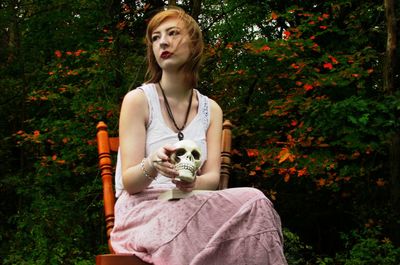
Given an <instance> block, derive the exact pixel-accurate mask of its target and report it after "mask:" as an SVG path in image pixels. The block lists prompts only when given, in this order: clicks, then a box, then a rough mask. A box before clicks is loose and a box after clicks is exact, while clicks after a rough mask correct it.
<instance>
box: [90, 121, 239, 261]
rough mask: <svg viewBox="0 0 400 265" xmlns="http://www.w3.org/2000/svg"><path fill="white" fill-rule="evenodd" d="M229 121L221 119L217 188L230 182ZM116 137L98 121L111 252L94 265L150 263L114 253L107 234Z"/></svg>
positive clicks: (110, 222)
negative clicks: (219, 168)
mask: <svg viewBox="0 0 400 265" xmlns="http://www.w3.org/2000/svg"><path fill="white" fill-rule="evenodd" d="M231 129H232V124H231V123H230V121H229V120H226V121H224V123H223V129H222V146H221V177H220V182H219V187H218V188H219V189H226V188H227V187H228V181H229V171H230V167H231V165H230V164H231V142H232V133H231ZM118 147H119V138H118V137H109V135H108V131H107V125H106V124H105V123H104V122H102V121H100V122H99V123H98V124H97V149H98V155H99V166H100V172H101V178H102V182H103V201H104V216H105V221H106V231H107V240H108V248H109V251H110V253H111V254H101V255H97V256H96V265H146V264H147V265H149V263H146V262H144V261H142V260H141V259H139V258H138V257H136V256H135V255H129V254H128V255H127V254H115V253H114V251H113V249H112V247H111V244H110V233H111V230H112V229H113V227H114V204H115V193H114V188H113V178H114V167H113V163H112V159H111V154H112V153H116V152H118Z"/></svg>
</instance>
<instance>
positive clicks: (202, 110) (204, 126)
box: [115, 83, 210, 197]
mask: <svg viewBox="0 0 400 265" xmlns="http://www.w3.org/2000/svg"><path fill="white" fill-rule="evenodd" d="M137 89H141V90H143V92H144V93H145V95H146V98H147V102H148V106H149V122H148V125H147V128H146V132H147V138H146V152H145V156H146V157H147V156H149V155H150V154H152V153H153V152H154V151H156V150H157V149H159V148H160V147H162V146H164V145H166V144H171V145H172V144H174V143H176V142H177V141H178V134H177V133H176V132H174V131H172V130H171V129H170V128H169V127H168V126H167V125H166V123H165V121H164V118H163V115H162V112H161V105H160V101H159V96H158V93H157V88H156V86H155V84H152V83H151V84H144V85H142V86H141V87H138V88H137ZM194 92H195V93H196V95H197V98H198V101H199V106H198V109H197V114H196V116H195V118H194V119H193V120H192V121H191V122H190V123H189V124H187V125H186V126H185V128H184V129H183V131H182V133H183V134H184V136H185V139H190V140H193V141H195V142H196V143H197V145H198V146H199V147H200V149H201V154H202V156H201V160H202V163H204V161H205V160H207V144H206V133H207V130H208V127H209V125H210V104H209V99H208V97H207V96H204V95H202V94H200V92H199V91H197V90H196V89H195V90H194ZM132 115H134V113H132ZM149 187H160V188H161V187H162V188H173V187H175V184H173V183H172V182H171V179H170V178H167V177H165V176H162V175H160V174H159V175H158V176H157V178H156V179H155V180H154V181H153V182H152V183H151V184H150V186H149ZM123 189H124V186H123V184H122V172H121V158H120V152H119V151H118V158H117V167H116V171H115V195H116V197H119V195H121V193H122V191H123Z"/></svg>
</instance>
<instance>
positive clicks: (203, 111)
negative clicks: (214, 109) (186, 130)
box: [195, 89, 210, 130]
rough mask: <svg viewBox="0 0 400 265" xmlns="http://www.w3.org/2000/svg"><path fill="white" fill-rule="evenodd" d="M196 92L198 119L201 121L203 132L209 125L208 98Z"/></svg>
mask: <svg viewBox="0 0 400 265" xmlns="http://www.w3.org/2000/svg"><path fill="white" fill-rule="evenodd" d="M195 91H196V92H197V96H198V99H199V108H198V111H199V113H198V114H199V117H200V120H201V123H202V125H203V127H204V129H205V130H207V129H208V127H209V125H210V104H209V98H208V97H207V96H205V95H203V94H201V93H200V92H199V91H198V90H197V89H196V90H195Z"/></svg>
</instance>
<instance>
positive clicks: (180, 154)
mask: <svg viewBox="0 0 400 265" xmlns="http://www.w3.org/2000/svg"><path fill="white" fill-rule="evenodd" d="M175 153H176V156H183V155H184V154H185V153H186V150H185V149H183V148H179V149H177V150H176V151H175Z"/></svg>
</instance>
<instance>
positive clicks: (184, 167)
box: [175, 164, 195, 172]
mask: <svg viewBox="0 0 400 265" xmlns="http://www.w3.org/2000/svg"><path fill="white" fill-rule="evenodd" d="M175 168H176V170H178V171H179V170H189V171H191V172H193V171H194V170H195V168H194V167H193V166H191V165H188V164H177V165H176V166H175Z"/></svg>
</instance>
